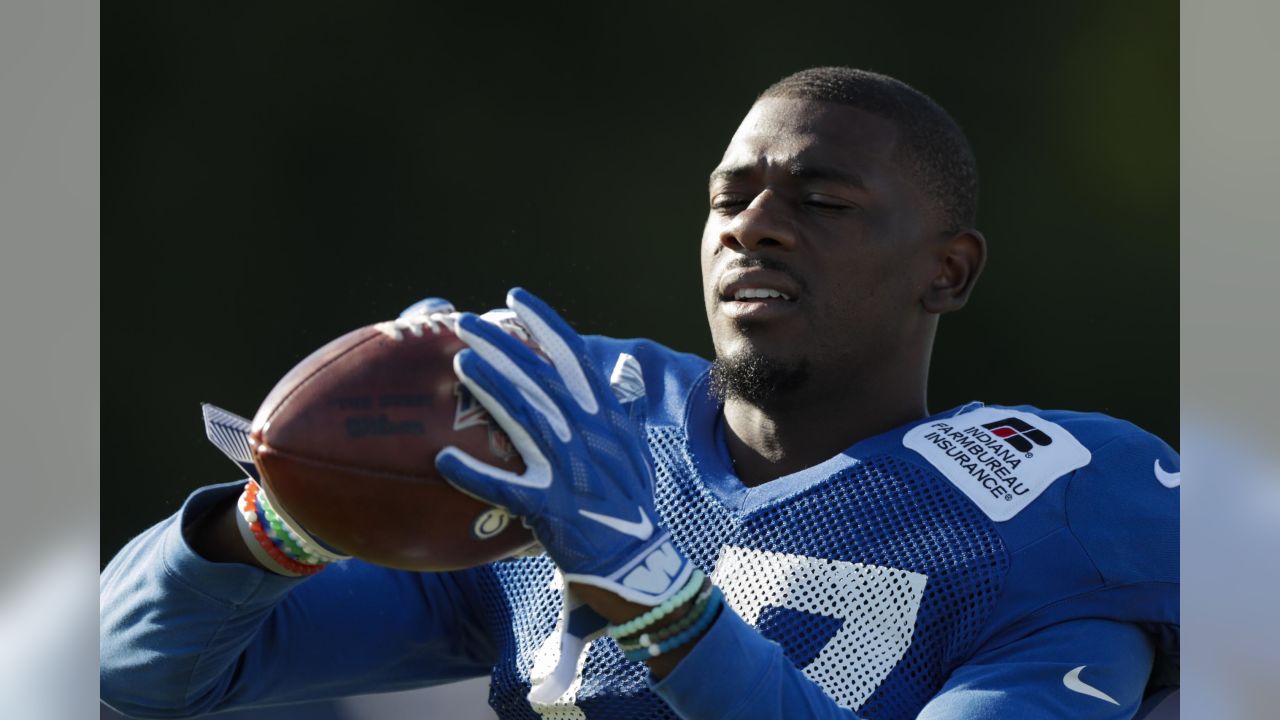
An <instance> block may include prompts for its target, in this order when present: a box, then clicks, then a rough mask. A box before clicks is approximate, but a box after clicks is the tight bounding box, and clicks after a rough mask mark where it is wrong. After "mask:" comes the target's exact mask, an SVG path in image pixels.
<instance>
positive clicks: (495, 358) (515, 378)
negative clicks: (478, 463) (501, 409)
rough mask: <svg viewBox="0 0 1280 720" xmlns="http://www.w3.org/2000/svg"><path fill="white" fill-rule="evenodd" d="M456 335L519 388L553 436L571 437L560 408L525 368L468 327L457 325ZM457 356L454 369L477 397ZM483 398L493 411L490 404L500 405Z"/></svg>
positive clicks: (561, 440) (486, 396)
mask: <svg viewBox="0 0 1280 720" xmlns="http://www.w3.org/2000/svg"><path fill="white" fill-rule="evenodd" d="M458 337H460V338H462V341H463V342H465V343H466V344H467V346H468V347H470V348H471V349H472V350H474V351H476V353H477V354H478V355H480V357H482V358H484V359H485V360H486V361H488V363H489V364H490V365H492V366H493V368H494V369H495V370H497V371H498V374H500V375H502V377H504V378H506V379H507V380H510V381H511V382H512V383H513V384H514V385H515V386H516V389H517V390H519V391H520V395H521V396H522V397H523V398H524V399H525V402H527V403H529V404H530V405H532V406H533V408H534V409H535V410H537V411H538V412H539V413H540V414H541V415H542V416H543V417H545V418H546V419H547V423H548V424H549V425H551V429H552V430H553V431H555V434H556V437H558V438H560V442H569V441H570V440H571V439H573V431H572V430H570V429H569V423H568V421H567V420H565V417H564V414H563V413H561V412H560V408H558V407H556V404H555V402H554V401H553V400H552V399H551V398H550V397H548V396H547V394H546V393H545V392H543V390H542V388H541V387H539V386H538V384H537V383H536V382H534V381H533V378H530V377H529V376H528V375H526V374H525V372H524V370H523V369H522V368H521V367H520V366H519V365H516V364H515V363H514V362H512V360H511V358H509V357H507V354H506V353H505V352H503V351H501V350H499V349H498V348H497V347H495V346H494V345H492V344H491V343H490V342H489V341H488V340H485V339H484V338H482V337H480V336H479V335H476V334H474V333H470V332H467V330H466V329H465V328H462V327H459V328H458ZM460 356H461V354H459V355H455V356H454V363H453V369H454V371H455V372H456V373H457V374H458V378H459V379H463V381H464V382H466V383H467V387H468V388H470V389H471V391H472V392H473V393H475V394H476V395H477V397H479V396H480V395H481V393H479V392H476V388H475V387H474V385H475V382H474V381H471V380H469V379H464V378H463V374H464V373H463V371H462V368H461V365H460V363H459V362H458V358H459V357H460ZM484 397H485V398H487V399H488V400H489V402H481V403H480V404H481V405H484V406H485V408H486V409H488V410H489V412H490V413H492V412H493V406H496V405H500V403H496V402H494V401H493V398H492V396H490V395H488V394H484ZM503 428H504V429H505V428H506V426H505V425H504V426H503ZM508 434H510V432H508ZM512 440H513V441H514V440H515V438H514V436H513V437H512Z"/></svg>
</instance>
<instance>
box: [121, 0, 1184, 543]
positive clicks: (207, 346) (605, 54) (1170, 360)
mask: <svg viewBox="0 0 1280 720" xmlns="http://www.w3.org/2000/svg"><path fill="white" fill-rule="evenodd" d="M1177 31H1178V25H1177V5H1176V4H1174V3H1172V2H1163V3H1152V2H1141V3H1137V2H1135V3H1115V2H1094V3H1074V2H1073V3H1058V4H1054V5H1042V4H1035V3H1012V2H1006V3H971V4H969V3H967V4H960V3H949V4H945V5H941V4H939V5H937V6H936V7H927V6H920V5H909V6H908V5H903V6H901V7H890V6H889V5H888V4H886V3H875V4H873V3H843V4H831V5H821V4H820V5H813V4H806V5H803V6H801V5H792V4H784V3H776V4H768V3H735V4H733V5H722V6H718V7H716V8H714V9H712V8H710V7H708V8H702V7H683V8H680V9H678V10H676V9H671V10H669V11H662V12H658V11H655V10H653V9H652V8H650V9H648V10H646V12H645V13H644V14H640V13H638V12H637V13H635V14H633V13H632V12H631V11H630V10H622V11H618V10H615V9H608V10H606V9H601V8H597V9H586V8H574V9H569V8H565V7H563V6H550V5H540V6H539V7H536V8H534V9H527V10H511V9H508V8H505V7H500V6H499V5H497V4H486V5H479V4H472V5H469V6H466V7H465V9H462V10H446V9H441V8H438V7H432V6H430V5H429V4H427V3H415V4H402V5H391V4H385V3H343V4H312V3H306V4H303V3H259V4H255V5H249V4H244V5H239V4H225V3H131V4H124V5H122V4H115V5H112V6H111V8H109V9H108V11H107V12H105V13H104V14H103V37H104V43H103V48H104V49H103V53H102V69H103V77H102V81H103V89H104V96H105V100H106V102H105V108H106V111H105V112H104V113H103V117H102V130H103V137H102V149H103V160H104V170H103V177H102V179H103V183H102V187H103V212H102V217H103V238H104V242H103V247H104V249H105V252H104V253H103V276H104V280H105V283H104V284H105V288H106V289H105V291H104V297H103V312H102V321H103V327H104V330H105V332H104V334H103V336H104V340H103V347H102V378H103V388H104V396H105V398H104V399H105V403H104V409H103V415H104V422H103V427H104V430H103V434H102V439H103V441H104V442H103V451H102V470H103V472H102V477H103V480H102V483H103V487H102V552H103V556H104V560H105V559H106V558H109V557H110V555H111V554H113V553H114V552H115V551H116V549H118V548H119V546H120V545H121V544H123V543H124V542H125V541H126V540H127V539H128V538H129V537H130V536H132V535H133V534H135V533H137V532H139V531H140V530H142V529H143V528H145V527H146V526H148V525H150V524H151V523H153V522H155V521H157V520H159V519H161V518H162V517H164V516H165V515H167V514H169V513H171V512H173V511H174V510H175V509H177V507H178V506H179V504H180V503H181V501H182V499H183V498H184V497H185V496H186V495H187V494H188V493H189V492H190V491H191V490H192V489H194V488H195V487H197V486H199V485H202V484H207V483H211V482H217V481H224V480H231V479H235V477H236V475H235V470H234V468H233V467H232V466H231V465H230V464H229V463H227V461H226V460H224V459H222V457H221V456H220V455H218V453H217V451H216V450H214V449H213V447H212V446H210V445H208V444H207V442H206V441H205V439H204V436H203V431H202V427H201V421H200V409H199V403H200V402H201V401H210V402H215V403H217V404H220V405H222V406H224V407H226V408H228V409H231V410H233V411H238V412H240V413H241V414H244V415H252V414H253V412H254V411H255V410H256V408H257V405H258V402H259V401H260V400H261V399H262V398H263V396H264V395H265V394H266V392H267V391H268V390H269V389H270V388H271V386H272V385H273V384H274V382H275V381H276V380H277V379H278V378H279V376H280V375H282V374H283V373H284V372H285V371H286V370H288V369H289V368H290V367H291V366H292V365H293V364H294V363H295V362H296V361H297V360H299V359H300V358H302V357H303V356H304V355H306V354H307V353H308V352H310V351H311V350H312V349H314V348H315V347H317V346H319V345H320V344H322V343H323V342H325V341H327V340H328V339H330V338H332V337H334V336H337V335H339V334H341V333H343V332H345V331H347V330H350V329H352V328H354V327H357V326H360V325H363V324H367V323H369V322H373V321H377V320H382V319H387V318H389V317H392V316H394V315H395V314H396V313H398V311H399V310H400V309H401V308H402V307H403V306H405V305H408V304H409V303H411V302H413V301H414V300H416V299H418V298H419V297H421V296H425V295H440V296H444V297H447V298H450V299H452V300H453V301H454V302H455V303H456V304H457V305H459V306H460V307H464V308H469V309H480V308H486V307H491V306H494V305H496V304H499V303H501V300H502V297H503V293H504V291H505V290H506V289H507V288H508V287H510V286H511V285H514V284H522V285H525V286H526V287H529V288H530V289H532V290H534V291H535V292H538V293H540V294H542V295H543V296H544V297H546V298H547V299H549V300H550V301H551V302H552V303H553V304H554V305H556V306H557V307H558V308H560V309H562V310H563V311H564V313H565V314H566V316H567V317H568V318H569V319H570V320H571V321H572V322H573V323H574V325H575V326H576V327H578V329H580V330H582V331H584V332H595V333H605V334H612V335H618V336H646V337H651V338H654V339H656V340H659V341H661V342H664V343H666V344H668V345H670V346H673V347H675V348H678V349H681V350H690V351H695V352H698V353H702V354H704V355H705V354H707V353H709V351H710V342H709V339H708V336H707V331H706V325H705V318H704V316H703V311H702V304H701V295H700V284H699V282H700V281H699V273H698V264H697V249H698V241H699V236H700V231H701V227H702V223H703V220H704V218H705V213H706V209H705V208H706V194H705V185H706V176H707V173H708V172H709V171H710V170H711V168H712V167H713V166H714V165H715V164H716V162H717V161H718V160H719V157H720V154H721V152H722V151H723V149H724V146H725V144H726V143H727V142H728V139H729V137H730V135H731V134H732V132H733V130H734V129H735V127H736V125H737V123H738V121H739V119H740V118H741V116H742V115H743V114H744V113H745V111H746V110H747V108H748V107H749V106H750V104H751V102H752V100H753V98H754V97H755V95H756V93H758V92H759V91H761V90H762V89H764V87H766V86H767V85H769V84H770V83H771V82H773V81H774V80H777V79H778V78H780V77H782V76H783V75H786V74H788V73H790V72H793V71H795V70H799V69H802V68H804V67H807V66H811V65H818V64H847V65H854V66H858V67H864V68H868V69H872V70H878V71H881V72H886V73H888V74H891V75H894V76H896V77H899V78H901V79H903V80H905V81H906V82H908V83H910V84H912V85H915V86H916V87H918V88H920V89H921V90H923V91H925V92H926V93H928V94H930V95H931V96H933V97H934V98H935V99H936V100H937V101H938V102H940V103H941V104H942V105H943V106H944V107H946V108H947V109H948V110H949V111H950V112H951V113H952V114H953V115H954V116H955V118H956V119H957V120H958V121H959V123H960V124H961V126H962V127H964V128H965V130H966V131H967V132H968V134H969V136H970V138H971V140H972V142H973V145H974V148H975V150H976V153H977V156H978V161H979V165H980V169H981V172H982V200H981V210H980V214H979V220H980V223H979V225H980V227H981V228H982V229H983V230H984V232H985V233H986V235H987V238H988V240H989V242H990V248H991V260H990V263H989V265H988V267H987V271H986V274H985V275H984V277H983V279H982V282H981V283H980V284H979V286H978V290H977V292H976V295H975V297H974V299H973V301H972V303H971V304H970V306H969V308H968V309H966V310H965V311H964V312H963V313H961V314H959V315H955V316H951V317H948V318H947V319H946V320H945V321H944V322H943V325H942V331H941V334H940V337H939V341H938V346H937V352H936V355H935V360H934V365H933V383H932V393H931V403H930V404H931V406H932V407H933V408H935V409H938V408H943V407H947V406H950V405H954V404H958V403H961V402H964V401H967V400H971V399H981V400H984V401H987V402H993V403H1008V404H1018V403H1030V404H1034V405H1038V406H1041V407H1063V408H1069V409H1082V410H1101V411H1104V412H1107V413H1110V414H1112V415H1116V416H1119V417H1123V418H1127V419H1130V420H1133V421H1134V422H1137V423H1138V424H1140V425H1142V426H1144V427H1146V428H1148V429H1150V430H1152V431H1154V432H1156V433H1157V434H1159V435H1160V436H1162V437H1163V438H1165V439H1166V440H1167V441H1169V442H1170V443H1173V444H1175V445H1176V444H1177V441H1178V437H1177V433H1178V385H1177V381H1178V361H1177V350H1178V305H1177V289H1178V285H1177V275H1178V224H1177V223H1178V195H1177V188H1178V145H1177V143H1178V119H1177V118H1178V94H1177V92H1178V55H1177V52H1178V45H1177V41H1178V32H1177Z"/></svg>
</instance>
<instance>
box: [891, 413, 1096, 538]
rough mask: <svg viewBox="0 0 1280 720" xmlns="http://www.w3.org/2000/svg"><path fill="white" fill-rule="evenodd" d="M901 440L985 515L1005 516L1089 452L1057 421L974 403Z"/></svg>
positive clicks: (1077, 464)
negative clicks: (972, 405)
mask: <svg viewBox="0 0 1280 720" xmlns="http://www.w3.org/2000/svg"><path fill="white" fill-rule="evenodd" d="M902 444H903V445H905V446H907V447H909V448H911V449H912V450H915V451H916V452H918V453H920V454H921V455H923V456H924V459H925V460H928V461H929V463H930V464H931V465H933V466H934V467H936V468H937V469H938V470H940V471H942V474H943V475H945V476H946V477H947V479H948V480H950V481H951V482H952V483H954V484H955V486H956V487H958V488H960V491H961V492H963V493H964V494H965V495H967V496H968V497H969V499H970V500H972V501H973V502H974V503H975V504H977V506H978V507H979V508H981V509H982V511H983V512H984V513H986V514H987V517H989V518H991V519H992V520H995V521H996V522H1003V521H1005V520H1008V519H1010V518H1012V517H1014V516H1015V515H1017V514H1018V513H1020V512H1022V510H1023V509H1024V508H1026V507H1027V506H1028V505H1030V504H1031V502H1032V501H1033V500H1035V499H1036V498H1037V497H1040V493H1042V492H1044V491H1045V488H1047V487H1049V486H1050V485H1051V484H1053V481H1054V480H1057V479H1058V478H1060V477H1062V476H1063V475H1066V474H1068V473H1070V472H1072V471H1074V470H1078V469H1079V468H1082V467H1084V466H1085V465H1088V464H1089V460H1090V459H1092V454H1091V453H1090V452H1089V450H1088V448H1086V447H1085V446H1083V445H1081V444H1080V441H1079V440H1076V439H1075V438H1074V437H1073V436H1072V435H1071V433H1069V432H1067V431H1066V430H1065V429H1063V427H1062V426H1061V425H1057V424H1055V423H1052V422H1049V421H1048V420H1045V419H1044V418H1042V417H1038V416H1036V415H1032V414H1030V413H1025V412H1019V411H1018V410H1008V409H1003V408H989V407H984V408H979V409H977V410H974V411H972V412H967V413H961V414H959V415H956V416H955V417H950V418H943V419H941V420H935V421H933V422H929V423H925V424H923V425H920V426H918V427H915V428H912V430H911V431H910V432H908V433H907V434H906V435H905V436H904V437H903V438H902Z"/></svg>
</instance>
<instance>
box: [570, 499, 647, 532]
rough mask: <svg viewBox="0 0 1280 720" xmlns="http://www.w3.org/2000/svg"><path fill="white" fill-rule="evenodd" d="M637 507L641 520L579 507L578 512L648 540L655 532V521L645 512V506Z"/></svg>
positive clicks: (609, 526)
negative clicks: (618, 516) (651, 520)
mask: <svg viewBox="0 0 1280 720" xmlns="http://www.w3.org/2000/svg"><path fill="white" fill-rule="evenodd" d="M636 509H637V510H639V511H640V519H639V520H623V519H622V518H616V517H614V516H612V515H601V514H600V513H593V512H591V511H590V510H582V509H579V510H578V512H579V513H580V514H581V515H582V516H583V517H585V518H587V519H588V520H595V521H596V522H598V523H600V524H601V525H604V526H605V527H608V528H613V529H614V530H617V531H618V532H620V533H623V534H625V535H630V536H631V537H633V538H637V539H640V540H648V539H649V536H650V535H652V534H653V523H651V522H649V516H648V515H647V514H646V513H645V511H644V508H642V507H640V506H639V505H637V506H636Z"/></svg>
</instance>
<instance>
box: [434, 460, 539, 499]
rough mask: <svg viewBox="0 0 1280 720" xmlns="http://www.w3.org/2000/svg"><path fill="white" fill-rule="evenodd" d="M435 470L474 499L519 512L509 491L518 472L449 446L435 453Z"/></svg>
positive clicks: (517, 479) (516, 478) (514, 497)
mask: <svg viewBox="0 0 1280 720" xmlns="http://www.w3.org/2000/svg"><path fill="white" fill-rule="evenodd" d="M436 470H438V471H439V472H440V474H441V475H442V476H443V477H444V479H445V480H447V481H449V484H450V485H452V486H454V487H455V488H457V489H458V490H460V491H462V492H464V493H466V494H467V495H470V496H471V497H473V498H476V499H477V500H480V501H482V502H486V503H488V504H490V505H497V506H500V507H502V508H504V509H506V510H507V511H508V512H510V513H511V514H513V515H523V514H524V513H523V512H521V511H522V509H523V508H522V507H519V506H520V505H523V503H521V502H520V501H519V498H518V497H517V496H516V494H515V493H513V492H512V491H511V490H512V485H513V484H519V478H520V476H519V475H516V474H515V473H513V472H511V471H510V470H503V469H502V468H496V467H494V466H492V465H489V464H488V463H484V462H481V461H479V460H477V459H475V458H474V457H472V456H471V455H469V454H467V453H466V452H464V451H462V450H460V449H458V448H456V447H454V446H452V445H450V446H449V447H446V448H445V449H443V450H441V451H440V452H439V454H437V455H436Z"/></svg>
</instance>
